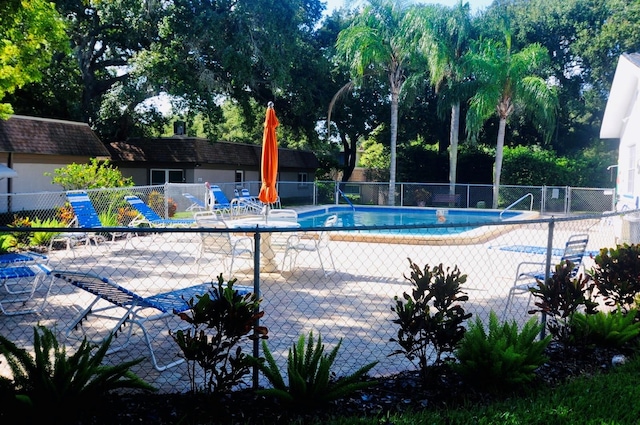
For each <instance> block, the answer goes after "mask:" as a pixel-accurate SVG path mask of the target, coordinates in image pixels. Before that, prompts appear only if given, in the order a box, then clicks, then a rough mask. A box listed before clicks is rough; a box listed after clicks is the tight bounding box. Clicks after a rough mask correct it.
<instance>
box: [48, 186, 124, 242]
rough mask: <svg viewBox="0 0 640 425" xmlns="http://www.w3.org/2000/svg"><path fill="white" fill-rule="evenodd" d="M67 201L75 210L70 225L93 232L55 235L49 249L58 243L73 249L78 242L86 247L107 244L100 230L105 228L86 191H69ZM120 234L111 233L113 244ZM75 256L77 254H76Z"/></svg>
mask: <svg viewBox="0 0 640 425" xmlns="http://www.w3.org/2000/svg"><path fill="white" fill-rule="evenodd" d="M67 200H68V201H69V204H70V205H71V208H72V209H73V214H74V219H73V221H72V222H71V223H70V226H72V227H78V228H81V229H86V230H91V232H64V233H60V234H58V235H55V236H54V237H52V238H51V241H50V242H49V249H50V250H51V248H52V246H53V244H54V243H56V242H64V243H66V245H67V248H68V249H69V248H71V249H73V246H74V245H75V244H76V243H78V242H82V241H84V242H85V245H90V244H91V242H93V243H95V244H96V245H98V244H100V243H102V242H105V241H106V239H105V237H104V232H99V229H101V228H103V227H104V226H103V225H102V222H101V221H100V217H99V216H98V212H97V211H96V209H95V208H94V206H93V203H91V199H89V195H88V194H87V192H86V191H84V190H70V191H67ZM119 235H120V233H109V236H110V237H111V242H113V241H115V239H116V237H117V236H119ZM74 255H75V253H74Z"/></svg>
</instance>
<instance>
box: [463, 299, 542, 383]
mask: <svg viewBox="0 0 640 425" xmlns="http://www.w3.org/2000/svg"><path fill="white" fill-rule="evenodd" d="M541 330H542V325H541V324H538V323H537V320H536V319H535V318H533V317H532V318H531V319H530V320H529V321H528V322H527V323H526V324H525V325H524V326H523V327H522V329H521V330H518V325H517V323H516V322H515V321H512V322H511V323H507V322H505V323H502V324H500V323H499V322H498V317H497V316H496V314H495V313H494V312H493V311H491V312H490V314H489V329H488V333H487V331H486V330H485V328H484V326H483V324H482V321H481V320H480V319H478V318H476V320H475V323H471V324H470V325H469V329H468V330H467V332H466V333H465V335H464V338H462V340H461V341H460V344H459V347H458V349H457V350H456V352H455V355H456V358H457V360H458V363H455V364H454V365H453V368H454V370H456V371H458V372H459V373H460V374H461V375H463V376H464V377H465V378H466V379H468V380H469V381H471V382H473V383H476V384H480V385H483V386H492V387H494V388H499V387H500V386H501V385H519V384H524V383H527V382H531V381H532V380H533V379H534V377H535V374H534V371H535V370H536V369H537V368H538V367H540V366H541V365H542V364H543V363H544V362H545V361H547V357H546V356H545V355H544V351H545V349H546V348H547V346H548V345H549V342H550V341H551V335H548V336H547V337H546V338H544V339H542V340H538V335H539V334H540V331H541Z"/></svg>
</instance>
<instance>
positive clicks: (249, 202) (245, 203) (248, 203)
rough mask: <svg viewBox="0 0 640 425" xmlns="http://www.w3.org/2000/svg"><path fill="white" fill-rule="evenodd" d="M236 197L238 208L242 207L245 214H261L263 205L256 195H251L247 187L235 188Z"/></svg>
mask: <svg viewBox="0 0 640 425" xmlns="http://www.w3.org/2000/svg"><path fill="white" fill-rule="evenodd" d="M235 195H236V199H237V200H238V205H239V208H240V209H243V210H244V211H243V212H245V213H247V214H262V213H263V211H264V207H265V205H264V204H263V203H262V202H261V201H260V200H259V199H258V197H257V196H253V195H251V193H250V192H249V189H244V188H243V189H241V190H240V192H238V189H235Z"/></svg>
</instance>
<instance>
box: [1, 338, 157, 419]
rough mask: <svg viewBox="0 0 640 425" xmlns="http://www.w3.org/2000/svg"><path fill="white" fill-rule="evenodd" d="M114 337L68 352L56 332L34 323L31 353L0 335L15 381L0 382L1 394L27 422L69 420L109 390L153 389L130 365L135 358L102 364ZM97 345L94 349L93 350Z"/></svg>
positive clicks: (94, 403) (137, 361)
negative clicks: (32, 349) (60, 343)
mask: <svg viewBox="0 0 640 425" xmlns="http://www.w3.org/2000/svg"><path fill="white" fill-rule="evenodd" d="M111 338H112V336H109V338H107V339H106V340H105V341H104V342H103V343H102V344H101V345H100V346H99V347H97V349H96V347H95V346H94V345H93V344H90V343H88V342H87V340H86V339H84V340H83V341H82V343H81V344H80V347H79V348H78V350H77V351H76V352H75V353H74V354H72V355H71V356H67V353H66V349H65V347H64V346H61V345H59V343H58V341H57V339H56V337H55V335H54V333H53V332H52V331H51V330H49V329H47V328H45V327H44V326H37V327H34V330H33V345H34V351H35V356H32V355H31V354H30V353H29V352H28V351H27V350H25V349H23V348H19V347H18V346H16V345H15V344H14V343H13V342H11V341H9V340H8V339H7V338H5V337H3V336H1V335H0V354H2V355H3V356H4V358H5V359H6V361H7V365H8V366H9V368H10V369H11V373H12V375H13V381H12V382H11V384H8V383H7V381H6V380H4V381H3V382H0V388H1V389H0V393H2V396H3V397H6V396H7V394H8V393H13V397H11V399H10V400H3V401H7V402H9V403H10V404H11V406H12V407H14V408H15V409H17V410H14V413H15V416H14V418H16V417H17V418H20V420H23V421H24V422H25V423H44V421H45V420H46V423H71V421H72V420H75V419H77V418H75V417H69V416H73V415H81V414H82V413H88V412H90V411H91V409H92V408H94V407H96V406H97V405H98V404H99V403H100V402H101V400H102V398H103V396H104V395H105V394H107V393H108V392H110V391H112V390H118V389H124V388H128V389H139V390H147V391H155V389H154V388H153V387H152V386H150V385H149V384H147V383H146V382H144V381H143V380H141V379H140V378H138V377H137V376H136V375H134V374H133V373H132V372H131V371H130V370H129V369H130V368H131V367H132V366H134V365H136V364H138V363H140V362H141V361H142V360H143V359H142V358H140V359H137V360H133V361H128V362H124V363H121V364H119V365H116V366H106V365H103V364H102V362H103V360H104V358H105V355H106V353H107V350H108V349H109V345H110V344H111ZM94 349H95V350H94Z"/></svg>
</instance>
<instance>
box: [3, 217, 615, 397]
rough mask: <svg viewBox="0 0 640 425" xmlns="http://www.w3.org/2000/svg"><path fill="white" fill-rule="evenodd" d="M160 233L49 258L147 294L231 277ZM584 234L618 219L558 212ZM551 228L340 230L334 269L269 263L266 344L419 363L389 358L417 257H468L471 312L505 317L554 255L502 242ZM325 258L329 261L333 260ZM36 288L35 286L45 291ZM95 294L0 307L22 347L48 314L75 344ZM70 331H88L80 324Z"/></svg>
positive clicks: (175, 371) (350, 363) (63, 289)
mask: <svg viewBox="0 0 640 425" xmlns="http://www.w3.org/2000/svg"><path fill="white" fill-rule="evenodd" d="M161 232H162V233H158V234H146V235H143V236H137V237H133V238H131V240H129V241H127V240H126V238H122V239H119V240H117V241H116V242H115V243H113V244H102V245H99V246H77V247H76V248H75V249H74V250H64V249H58V250H54V251H53V252H51V253H50V255H49V266H50V267H51V268H53V269H59V270H72V271H85V272H91V273H95V274H98V275H101V276H105V277H109V278H110V279H112V280H114V281H115V282H116V283H118V284H120V285H121V286H123V287H125V288H127V289H130V290H131V291H133V292H135V293H136V294H139V295H141V296H143V297H144V296H149V295H153V294H157V293H161V292H165V291H172V290H175V289H178V288H185V287H188V286H192V285H195V284H198V283H203V282H210V281H212V280H213V281H215V280H216V276H217V275H218V274H220V273H223V272H224V273H225V274H224V276H225V278H226V277H228V275H227V274H226V272H225V269H224V267H223V263H222V261H221V258H219V256H217V255H215V254H210V255H207V257H206V259H203V260H202V261H201V263H200V266H199V267H198V268H196V267H194V261H195V258H196V257H197V255H198V252H199V247H200V245H199V244H200V242H199V241H200V236H199V233H193V232H188V231H187V230H166V231H164V230H162V231H161ZM576 233H587V234H588V235H589V245H588V247H587V251H588V252H597V251H598V250H599V249H600V248H603V247H613V246H615V239H614V232H612V230H611V227H610V226H609V225H607V224H603V223H602V222H601V221H600V220H598V219H594V218H590V219H580V220H571V221H562V222H557V223H555V226H554V231H553V245H554V247H562V246H563V244H564V242H565V241H566V240H567V239H568V237H569V236H570V235H572V234H576ZM548 237H549V223H548V222H546V221H544V220H540V221H539V222H535V223H529V224H525V225H509V228H508V229H506V231H504V232H501V234H500V236H498V237H496V238H495V239H491V240H489V241H486V242H483V243H470V244H466V245H438V246H430V245H415V244H381V243H367V242H361V241H349V240H348V238H345V237H344V234H342V235H341V237H340V238H339V239H340V240H333V241H331V242H330V251H331V255H332V256H333V260H334V262H335V270H331V271H329V272H328V273H327V274H326V275H325V273H323V272H322V269H321V267H320V264H319V258H318V255H317V254H316V253H301V254H300V255H299V257H298V261H297V263H296V265H295V267H294V268H293V269H292V270H285V271H283V270H279V271H277V272H274V273H260V291H261V296H262V299H263V302H262V304H261V309H262V310H263V311H264V312H265V316H264V317H263V319H262V320H261V324H262V325H264V326H267V327H268V329H269V340H268V341H267V342H268V345H269V347H270V349H271V351H272V352H273V353H274V356H275V357H276V359H277V360H278V361H279V362H280V363H281V364H282V365H283V366H284V365H286V354H287V351H288V349H289V347H290V346H291V345H292V344H293V343H294V342H295V341H296V340H297V338H298V337H299V335H301V334H306V333H308V332H309V331H310V330H313V331H314V334H316V335H317V334H320V335H321V336H322V338H323V342H324V343H325V345H326V346H327V347H329V348H330V347H333V346H334V345H335V344H336V343H337V342H338V341H339V339H340V338H343V342H342V347H341V349H340V351H339V354H338V359H337V360H336V363H335V365H336V369H335V372H336V373H337V374H338V376H340V375H344V374H348V373H350V372H352V371H354V370H356V369H357V368H359V367H361V366H363V365H364V364H366V363H369V362H371V361H379V363H378V365H377V366H376V367H375V368H374V369H373V370H372V374H374V375H387V374H392V373H395V372H399V371H402V370H407V369H412V368H413V365H411V364H410V363H409V362H408V361H407V360H406V359H405V358H404V357H403V356H401V355H399V356H392V357H389V354H390V353H391V352H392V351H394V350H395V349H396V348H397V344H396V343H393V342H389V339H390V338H393V337H394V336H395V335H396V333H397V329H396V325H394V324H393V323H392V320H393V319H394V314H395V313H393V312H392V311H391V307H392V306H393V305H394V301H393V297H394V296H401V295H402V293H403V292H405V291H408V290H409V289H410V284H409V283H408V281H407V280H406V279H405V278H404V275H405V274H408V273H409V262H408V260H407V259H408V258H410V259H411V260H412V261H413V262H415V263H416V264H418V265H419V266H420V267H423V266H424V265H426V264H429V265H430V266H435V265H438V264H440V263H442V264H443V265H444V266H445V267H451V268H453V267H454V266H458V267H459V269H460V271H461V272H462V273H463V274H467V275H468V278H467V282H466V284H465V285H464V290H465V291H466V293H467V294H468V295H469V301H468V302H466V303H465V304H464V308H465V310H466V311H468V312H471V313H473V318H475V317H481V318H482V319H484V318H486V317H488V315H489V312H490V311H491V310H494V311H496V312H497V313H498V314H499V315H500V316H503V310H504V303H505V300H506V296H507V293H508V291H509V288H510V286H511V285H512V283H513V279H514V273H515V271H516V268H517V265H518V263H519V262H521V261H544V255H540V254H537V253H527V252H518V251H506V250H502V249H500V248H501V247H504V246H517V245H520V246H521V245H527V246H540V247H546V245H547V239H548ZM354 240H355V238H354ZM471 242H473V241H471ZM283 255H284V253H283V252H282V250H278V251H276V258H275V262H276V264H278V265H280V264H281V263H282V257H283ZM326 264H330V262H329V261H325V266H326ZM592 264H593V263H592V260H591V259H589V258H588V255H587V256H585V265H584V266H585V268H587V269H588V268H590V267H591V266H592ZM233 277H234V278H237V279H238V282H237V284H239V285H249V286H253V284H254V274H253V260H252V259H249V260H244V259H236V263H235V264H234V273H233ZM41 288H42V285H41ZM38 296H39V294H36V297H35V298H34V299H35V301H37V300H38ZM92 299H93V296H92V295H91V294H89V293H88V292H86V291H83V290H80V289H78V288H76V287H74V286H72V285H70V284H69V283H66V282H64V281H62V280H60V279H55V280H54V282H53V286H52V290H51V294H50V296H49V298H48V300H47V303H46V306H45V307H44V309H43V310H42V312H40V313H38V314H24V315H16V316H7V315H0V334H2V335H3V336H5V337H8V338H9V339H11V340H12V341H14V342H16V343H17V344H18V345H19V346H24V347H29V346H31V344H32V340H33V330H32V327H33V326H34V325H36V324H38V323H39V324H41V325H45V326H47V327H49V328H52V329H56V330H57V332H58V334H59V335H60V341H63V342H64V343H65V344H66V345H67V346H68V347H70V348H71V347H73V346H75V345H76V344H77V340H76V339H74V338H66V337H65V332H66V328H67V327H68V324H69V323H70V322H71V320H72V318H73V317H74V316H75V315H76V314H77V313H78V312H79V311H81V310H82V309H84V308H85V307H86V306H87V305H88V304H89V303H90V302H91V300H92ZM526 301H527V297H526V296H521V297H517V298H516V300H515V301H514V304H513V305H512V308H511V309H510V311H509V312H508V313H507V314H506V315H505V316H504V317H502V318H503V319H509V320H511V319H514V320H517V321H518V322H519V323H524V322H525V321H526V320H528V319H529V315H528V314H527V313H526ZM472 320H473V319H472ZM161 325H162V326H161ZM176 325H179V323H176ZM112 326H113V325H109V324H108V323H106V322H105V323H101V322H100V320H90V321H89V322H88V323H85V331H86V332H87V335H94V333H95V334H98V335H104V333H105V331H107V330H108V329H110V328H111V327H112ZM149 328H150V331H151V332H152V333H153V334H154V335H155V337H154V338H153V340H154V349H155V352H156V355H157V356H158V357H159V361H160V362H163V363H167V362H170V361H172V360H175V359H177V358H178V357H179V349H178V347H177V345H176V344H175V342H174V341H173V340H172V339H171V337H170V336H169V335H168V334H167V332H166V327H165V326H163V324H162V323H160V322H159V323H157V326H152V325H150V326H149ZM133 332H134V334H133V337H132V342H131V344H130V345H129V346H128V347H127V348H126V349H125V350H122V351H120V352H118V353H115V354H113V355H110V356H109V361H111V362H115V363H117V362H120V361H123V360H129V359H134V358H138V357H142V356H148V351H147V348H146V346H145V344H144V343H143V341H142V332H140V329H138V328H137V327H134V329H133ZM72 334H73V335H82V332H72ZM116 342H117V340H116ZM246 351H247V352H249V353H250V352H251V347H247V348H246ZM134 371H135V372H136V373H137V374H138V375H139V376H141V377H142V378H144V379H145V380H147V381H148V382H150V383H152V384H153V385H155V386H157V387H158V388H160V389H161V391H162V392H184V391H187V390H189V378H188V375H187V368H186V367H185V364H182V365H179V366H177V367H174V368H171V369H169V370H166V371H164V372H158V371H157V370H155V369H154V368H153V365H152V363H151V362H150V361H149V360H148V359H147V360H145V361H143V362H142V363H141V364H139V365H138V366H136V367H135V368H134ZM0 373H3V374H5V373H6V366H5V365H0ZM247 380H248V383H250V380H251V377H250V376H249V377H247Z"/></svg>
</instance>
